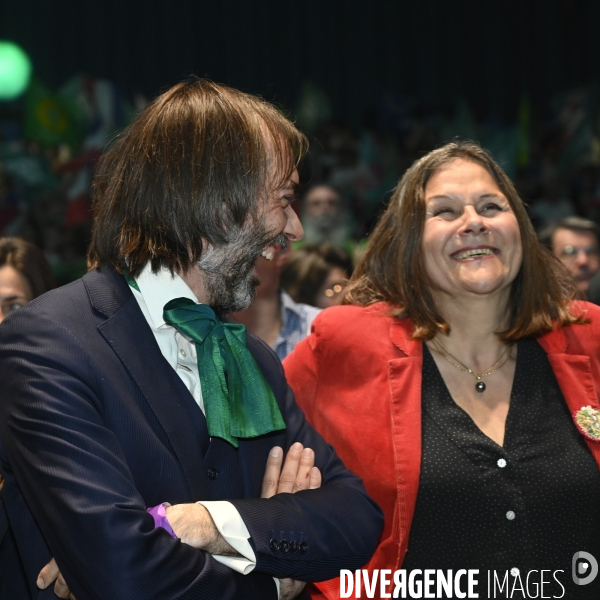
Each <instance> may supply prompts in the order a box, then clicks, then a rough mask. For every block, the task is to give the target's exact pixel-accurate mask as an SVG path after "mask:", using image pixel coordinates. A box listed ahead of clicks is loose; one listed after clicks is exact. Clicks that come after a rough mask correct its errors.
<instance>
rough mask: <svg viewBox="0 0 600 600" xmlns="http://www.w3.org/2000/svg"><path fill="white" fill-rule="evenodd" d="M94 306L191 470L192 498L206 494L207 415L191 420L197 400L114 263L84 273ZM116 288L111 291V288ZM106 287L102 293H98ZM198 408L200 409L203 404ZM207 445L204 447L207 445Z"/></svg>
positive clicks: (108, 339)
mask: <svg viewBox="0 0 600 600" xmlns="http://www.w3.org/2000/svg"><path fill="white" fill-rule="evenodd" d="M84 282H85V283H86V287H87V288H88V293H89V294H90V299H91V301H92V304H93V305H94V308H96V309H97V310H99V311H100V312H103V313H104V314H105V315H106V316H107V317H108V318H107V320H106V321H104V322H102V323H101V324H100V325H99V326H98V331H99V332H100V334H101V335H102V336H103V337H104V339H105V340H106V342H107V343H108V344H109V345H110V346H111V347H112V349H113V350H114V352H115V353H116V354H117V356H118V357H119V359H120V360H121V362H122V363H123V365H124V366H125V368H126V369H127V371H128V372H129V374H130V375H131V377H132V378H133V380H134V381H135V383H136V384H137V386H138V387H139V389H140V391H141V392H142V394H143V395H144V397H145V399H146V401H147V402H148V404H149V405H150V407H151V409H152V411H153V412H154V414H155V416H156V418H157V420H158V421H159V423H160V424H161V426H162V428H163V429H164V431H165V433H166V435H167V437H168V439H169V442H170V443H171V447H172V449H173V451H174V453H175V455H176V456H177V458H178V460H179V463H180V464H181V466H182V469H183V471H184V473H185V475H186V479H187V482H188V486H189V488H190V491H191V494H192V497H193V498H207V497H208V490H207V487H206V481H205V477H199V476H198V475H199V473H200V472H202V473H204V472H205V469H204V468H203V449H205V448H206V446H207V445H208V442H209V437H208V430H207V427H206V419H205V418H204V415H200V416H199V418H198V419H197V421H198V423H199V424H200V431H196V429H195V428H194V427H192V426H190V418H189V412H188V410H187V408H186V406H185V405H184V403H189V402H190V401H191V402H193V399H192V397H191V396H190V393H189V391H188V390H187V389H186V388H185V386H184V384H183V382H182V381H181V380H180V378H179V377H178V376H177V373H176V372H175V371H174V370H173V369H172V368H171V366H170V365H169V364H168V363H167V362H166V360H165V359H164V357H163V355H162V354H161V352H160V349H159V348H158V345H157V343H156V340H155V338H154V335H153V334H152V330H151V329H150V327H149V326H148V324H147V322H146V319H145V318H144V315H143V314H142V312H141V310H140V308H139V306H138V304H137V302H136V301H135V298H134V297H133V295H132V294H131V292H130V291H129V288H128V286H127V284H126V282H125V280H124V279H123V277H122V276H120V275H118V274H117V273H116V272H114V271H113V270H112V269H111V270H107V269H103V270H102V271H96V272H90V273H89V274H88V275H86V277H85V278H84ZM111 288H112V291H113V294H110V295H108V297H107V293H106V292H107V289H111ZM98 289H102V293H101V294H99V293H98ZM198 412H200V413H201V411H200V409H198ZM203 446H204V448H203Z"/></svg>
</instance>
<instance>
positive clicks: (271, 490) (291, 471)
mask: <svg viewBox="0 0 600 600" xmlns="http://www.w3.org/2000/svg"><path fill="white" fill-rule="evenodd" d="M282 462H283V450H282V449H281V448H280V447H279V446H275V447H274V448H271V452H269V458H267V467H266V469H265V475H264V477H263V484H262V492H261V495H260V497H261V498H271V497H272V496H274V495H275V494H281V493H282V492H288V493H291V494H295V493H296V492H299V491H300V490H316V489H317V488H320V487H321V471H319V469H318V468H317V467H315V466H314V465H315V453H314V452H313V451H312V450H311V449H310V448H305V447H304V446H303V445H302V444H301V443H300V442H296V443H295V444H292V446H291V447H290V449H289V451H288V453H287V456H286V457H285V464H284V465H283V469H282V468H281V463H282ZM279 584H280V587H279V600H293V598H296V597H298V596H299V595H300V593H301V592H302V590H303V589H304V586H305V585H306V583H305V582H304V581H297V580H296V579H280V580H279Z"/></svg>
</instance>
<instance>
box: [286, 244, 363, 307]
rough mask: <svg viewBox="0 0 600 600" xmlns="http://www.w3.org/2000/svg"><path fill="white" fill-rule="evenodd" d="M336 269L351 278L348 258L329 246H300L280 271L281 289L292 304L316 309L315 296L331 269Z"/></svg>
mask: <svg viewBox="0 0 600 600" xmlns="http://www.w3.org/2000/svg"><path fill="white" fill-rule="evenodd" d="M336 267H339V268H340V269H342V270H343V271H344V272H345V273H346V275H347V277H350V275H351V274H352V261H351V260H350V257H349V256H348V254H347V253H346V252H345V251H344V250H342V249H341V248H338V247H337V246H334V245H333V244H327V243H325V244H319V245H309V244H307V245H306V246H301V247H300V248H298V249H297V250H294V251H293V252H292V254H291V256H290V257H289V258H288V260H287V262H286V263H285V265H284V267H283V269H282V271H281V287H282V288H283V289H284V290H285V291H286V292H287V293H288V294H289V295H290V296H291V297H292V298H293V300H294V301H295V302H302V303H303V304H310V305H311V306H316V296H317V292H318V291H319V289H320V288H321V286H322V285H323V284H324V283H325V280H326V279H327V276H328V275H329V272H330V271H331V269H334V268H336Z"/></svg>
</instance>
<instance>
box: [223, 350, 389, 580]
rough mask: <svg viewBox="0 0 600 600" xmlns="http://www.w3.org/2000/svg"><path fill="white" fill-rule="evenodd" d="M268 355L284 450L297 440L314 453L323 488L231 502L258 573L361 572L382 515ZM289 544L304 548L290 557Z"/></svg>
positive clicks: (303, 576) (317, 575) (316, 576)
mask: <svg viewBox="0 0 600 600" xmlns="http://www.w3.org/2000/svg"><path fill="white" fill-rule="evenodd" d="M269 356H271V357H272V359H273V364H272V365H271V366H270V368H268V369H267V370H268V371H270V372H277V373H278V381H279V383H277V381H273V380H271V381H270V383H271V385H272V387H273V389H274V391H275V395H276V397H278V398H282V400H280V406H281V409H282V414H283V415H284V419H285V422H286V425H287V429H286V442H285V443H286V450H287V448H289V446H291V445H292V444H293V443H294V442H296V441H299V442H301V443H302V444H303V445H304V446H305V447H310V448H312V449H313V450H314V451H315V464H316V466H317V467H319V469H320V470H321V473H322V475H323V485H322V487H321V488H320V489H318V490H305V491H301V492H296V493H295V494H277V495H275V496H273V497H272V498H268V499H261V498H257V499H244V500H232V501H231V502H232V504H234V506H235V507H236V508H237V509H238V511H239V512H240V515H241V516H242V518H243V519H244V522H245V523H246V526H247V527H248V530H249V532H250V534H251V543H252V544H253V546H254V549H255V553H256V561H257V562H256V569H257V570H259V571H262V572H264V573H268V574H270V575H273V576H275V577H280V578H281V577H291V578H294V579H299V580H302V581H322V580H324V579H330V578H332V577H338V576H339V572H340V569H350V570H354V569H358V568H361V567H362V566H364V564H365V563H366V562H367V561H368V560H369V559H370V558H371V556H372V554H373V552H374V551H375V548H376V546H377V542H378V539H379V535H380V533H381V528H382V526H383V516H382V512H381V510H380V509H379V506H378V505H377V504H376V503H375V502H374V501H373V500H372V499H371V498H370V497H369V496H368V495H367V493H366V491H365V488H364V486H363V484H362V481H361V480H360V479H359V478H358V477H357V476H356V475H354V474H353V473H351V472H350V471H348V470H347V469H346V468H345V467H344V465H343V463H342V461H341V460H340V458H339V457H338V456H337V454H336V453H335V450H334V449H333V448H332V447H331V446H330V445H328V444H327V443H326V442H325V441H324V440H323V438H322V437H321V435H320V434H319V433H318V432H317V431H316V430H315V429H314V428H313V427H312V426H311V425H310V423H309V422H308V421H307V420H306V418H305V416H304V413H303V412H302V410H301V409H300V408H299V407H298V405H297V404H296V402H295V399H294V394H293V392H292V390H291V388H290V387H289V386H288V385H287V382H286V380H285V378H284V376H283V372H282V367H281V364H280V363H279V360H278V359H277V358H276V357H275V355H274V354H272V353H270V354H269ZM259 364H260V363H259ZM263 366H264V365H263ZM271 540H275V541H276V542H277V544H275V545H274V544H273V543H272V541H271ZM292 541H294V542H295V543H296V544H303V546H302V551H296V552H290V550H289V544H290V543H291V542H292ZM283 542H287V546H286V545H285V544H283V546H282V543H283ZM277 546H279V547H277Z"/></svg>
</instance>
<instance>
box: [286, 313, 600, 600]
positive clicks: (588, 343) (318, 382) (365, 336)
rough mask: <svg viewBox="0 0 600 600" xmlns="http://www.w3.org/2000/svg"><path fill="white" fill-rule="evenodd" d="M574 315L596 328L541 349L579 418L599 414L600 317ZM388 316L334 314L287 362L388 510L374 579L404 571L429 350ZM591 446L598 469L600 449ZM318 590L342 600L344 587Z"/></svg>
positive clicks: (348, 460)
mask: <svg viewBox="0 0 600 600" xmlns="http://www.w3.org/2000/svg"><path fill="white" fill-rule="evenodd" d="M574 308H575V309H576V310H583V311H586V312H587V314H588V317H589V318H590V319H591V322H590V323H589V324H585V325H572V326H570V327H565V328H562V329H557V330H554V331H552V332H551V333H548V334H546V335H543V336H541V337H540V338H539V339H538V341H539V343H540V344H541V346H542V347H543V348H544V350H545V351H546V352H547V353H548V359H549V361H550V364H551V366H552V369H553V371H554V374H555V376H556V379H557V381H558V384H559V386H560V389H561V391H562V393H563V396H564V397H565V400H566V402H567V404H568V405H569V408H570V410H571V413H572V414H574V413H575V412H577V411H578V410H579V409H580V408H581V407H583V406H588V405H589V406H592V407H594V408H596V409H599V410H600V307H598V306H596V305H593V304H589V303H583V302H581V303H576V304H574ZM389 309H390V307H389V305H387V304H384V303H379V304H375V305H372V306H369V307H359V306H339V307H334V308H330V309H327V310H325V311H324V312H322V313H321V314H319V316H317V318H316V319H315V321H314V322H313V332H312V334H311V335H310V336H309V337H308V338H306V339H305V340H303V341H302V342H300V343H299V344H298V345H297V346H296V348H295V350H294V352H292V354H290V355H289V356H288V357H287V358H286V360H285V361H284V367H285V372H286V377H287V379H288V382H289V383H290V385H291V386H292V388H293V390H294V392H295V394H296V400H297V402H298V404H299V405H300V407H301V408H302V409H303V410H304V412H305V413H306V416H307V418H308V420H309V421H310V422H311V423H312V425H313V426H314V427H315V428H316V429H317V430H318V431H319V432H320V433H321V434H322V435H323V437H324V438H325V439H326V440H327V441H328V442H329V443H330V444H332V445H333V446H334V448H335V449H336V451H337V453H338V454H339V456H340V457H341V458H342V460H343V461H344V463H345V465H346V467H348V468H349V469H351V470H352V471H354V472H355V473H356V474H357V475H359V476H360V477H362V479H363V481H364V483H365V485H366V487H367V491H368V492H369V494H370V495H371V497H372V498H373V499H374V500H375V501H376V502H378V503H379V505H380V506H381V508H382V509H383V512H384V514H385V524H384V528H383V532H382V534H381V538H380V543H379V546H378V547H377V550H376V551H375V554H374V555H373V558H372V559H371V561H370V562H369V563H368V564H367V566H366V568H367V569H369V570H372V569H392V570H396V569H398V568H400V566H401V564H402V561H403V560H404V556H405V554H406V551H407V548H408V539H409V532H410V525H411V521H412V517H413V514H414V509H415V503H416V500H417V491H418V487H419V476H420V468H421V379H422V363H423V344H422V343H421V342H418V341H415V340H413V339H411V334H412V328H413V325H412V321H411V320H410V319H408V318H405V319H397V318H392V317H390V316H388V311H389ZM586 442H587V444H588V446H589V448H590V450H591V452H592V454H593V456H594V458H595V459H596V462H597V463H598V465H599V466H600V443H599V442H594V441H591V440H588V439H586ZM357 518H360V515H357ZM318 588H319V590H320V592H321V593H322V594H323V595H324V596H325V597H326V598H339V592H340V586H339V580H338V579H334V580H331V581H329V582H323V583H321V584H318ZM314 597H318V596H317V595H315V596H314Z"/></svg>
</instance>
